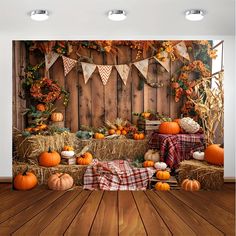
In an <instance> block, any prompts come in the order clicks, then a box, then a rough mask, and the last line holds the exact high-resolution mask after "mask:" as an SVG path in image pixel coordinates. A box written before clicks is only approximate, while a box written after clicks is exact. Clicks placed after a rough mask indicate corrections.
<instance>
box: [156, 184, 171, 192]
mask: <svg viewBox="0 0 236 236" xmlns="http://www.w3.org/2000/svg"><path fill="white" fill-rule="evenodd" d="M155 189H156V190H161V191H169V190H170V185H169V184H168V183H162V182H157V183H156V184H155Z"/></svg>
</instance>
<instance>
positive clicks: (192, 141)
mask: <svg viewBox="0 0 236 236" xmlns="http://www.w3.org/2000/svg"><path fill="white" fill-rule="evenodd" d="M204 145H205V140H204V135H203V134H177V135H166V134H159V133H157V132H155V133H153V134H152V136H151V138H150V140H149V147H150V148H153V149H160V157H161V161H164V162H166V164H167V165H168V166H169V167H171V168H173V167H174V168H176V167H178V165H179V163H180V162H181V161H183V160H188V159H190V158H192V155H193V152H194V151H197V150H200V151H202V150H204Z"/></svg>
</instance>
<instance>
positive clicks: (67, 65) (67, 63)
mask: <svg viewBox="0 0 236 236" xmlns="http://www.w3.org/2000/svg"><path fill="white" fill-rule="evenodd" d="M62 59H63V65H64V74H65V76H67V74H68V73H69V72H70V71H71V70H72V69H73V68H74V67H75V65H76V63H77V61H76V60H74V59H71V58H69V57H64V56H62Z"/></svg>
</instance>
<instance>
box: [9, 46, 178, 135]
mask: <svg viewBox="0 0 236 236" xmlns="http://www.w3.org/2000/svg"><path fill="white" fill-rule="evenodd" d="M20 47H22V45H19V42H14V45H13V49H14V50H13V63H14V64H13V65H14V68H13V71H14V73H13V87H14V90H13V93H14V94H13V111H14V114H16V113H15V110H16V109H18V108H17V107H18V105H19V99H17V96H18V94H17V90H16V84H17V83H18V82H17V81H18V80H19V79H18V78H17V74H16V73H18V72H17V71H19V64H22V63H23V62H21V61H20V60H19V58H21V60H22V55H21V54H22V50H20ZM76 47H77V46H74V52H73V53H72V54H71V55H70V58H73V59H77V58H78V56H77V55H76V52H77V51H78V53H79V54H81V55H83V56H87V57H91V58H92V59H93V62H94V63H95V64H102V65H115V64H124V63H127V64H129V63H131V62H135V61H137V59H136V54H137V50H136V49H130V48H129V47H127V46H120V47H119V50H118V53H117V54H116V55H114V54H109V53H108V54H106V53H99V52H97V51H96V50H93V49H86V48H79V49H78V48H76ZM149 56H151V52H147V55H146V58H147V57H149ZM141 59H144V58H140V59H138V60H141ZM30 61H31V63H35V61H37V58H36V59H35V58H32V56H31V57H30ZM180 66H181V63H172V65H171V72H170V73H168V72H166V71H165V72H161V73H160V66H159V64H158V62H156V61H155V60H154V59H150V61H149V70H148V80H149V81H154V82H162V83H163V84H164V86H163V87H161V88H152V87H150V86H149V85H147V84H144V87H143V89H142V90H139V83H140V73H139V72H138V70H137V69H136V68H135V66H131V70H130V74H129V78H128V81H127V84H126V86H125V85H124V83H123V81H122V80H121V78H120V76H119V74H118V73H117V71H116V69H115V67H113V69H112V73H111V76H110V78H109V80H108V83H107V84H106V85H105V86H103V84H102V81H101V78H100V75H99V72H98V69H96V70H95V72H94V73H93V75H92V76H91V78H90V79H89V81H88V82H87V84H85V83H84V78H83V73H82V72H81V71H80V70H77V67H75V68H74V69H72V71H71V72H70V73H69V74H68V75H67V76H66V77H65V76H64V69H63V62H62V58H59V59H58V60H57V61H56V62H55V64H54V65H53V66H52V67H51V68H50V71H49V75H50V78H51V79H55V80H57V81H58V82H59V84H60V85H61V86H63V87H65V88H66V89H67V90H68V91H69V92H70V101H69V104H68V106H67V107H66V108H65V107H64V106H63V103H62V101H58V102H57V103H56V108H57V111H60V112H62V113H63V115H64V117H65V126H66V127H68V128H70V129H71V131H72V132H75V131H77V130H79V128H80V126H81V125H86V126H94V127H99V126H102V125H104V122H105V120H111V121H112V120H114V119H115V118H116V117H121V118H123V119H128V120H130V121H131V122H134V123H135V122H136V121H137V118H136V117H134V116H133V115H132V113H133V112H143V111H146V110H151V111H155V112H159V113H163V114H165V115H167V116H170V117H172V118H176V117H178V116H179V115H180V107H181V103H175V101H174V97H173V96H172V95H170V90H169V83H170V79H171V75H172V74H173V72H174V71H175V70H176V69H178V68H179V67H180ZM21 106H22V101H21ZM17 114H19V112H17ZM13 117H14V119H13V126H14V127H17V128H22V117H20V116H19V115H17V116H15V115H14V116H13Z"/></svg>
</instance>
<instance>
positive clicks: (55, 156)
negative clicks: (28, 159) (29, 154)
mask: <svg viewBox="0 0 236 236" xmlns="http://www.w3.org/2000/svg"><path fill="white" fill-rule="evenodd" d="M60 161H61V156H60V154H59V153H58V152H56V151H52V150H51V148H49V149H48V151H46V152H42V153H41V154H40V156H39V165H41V166H45V167H52V166H57V165H58V164H59V163H60Z"/></svg>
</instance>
